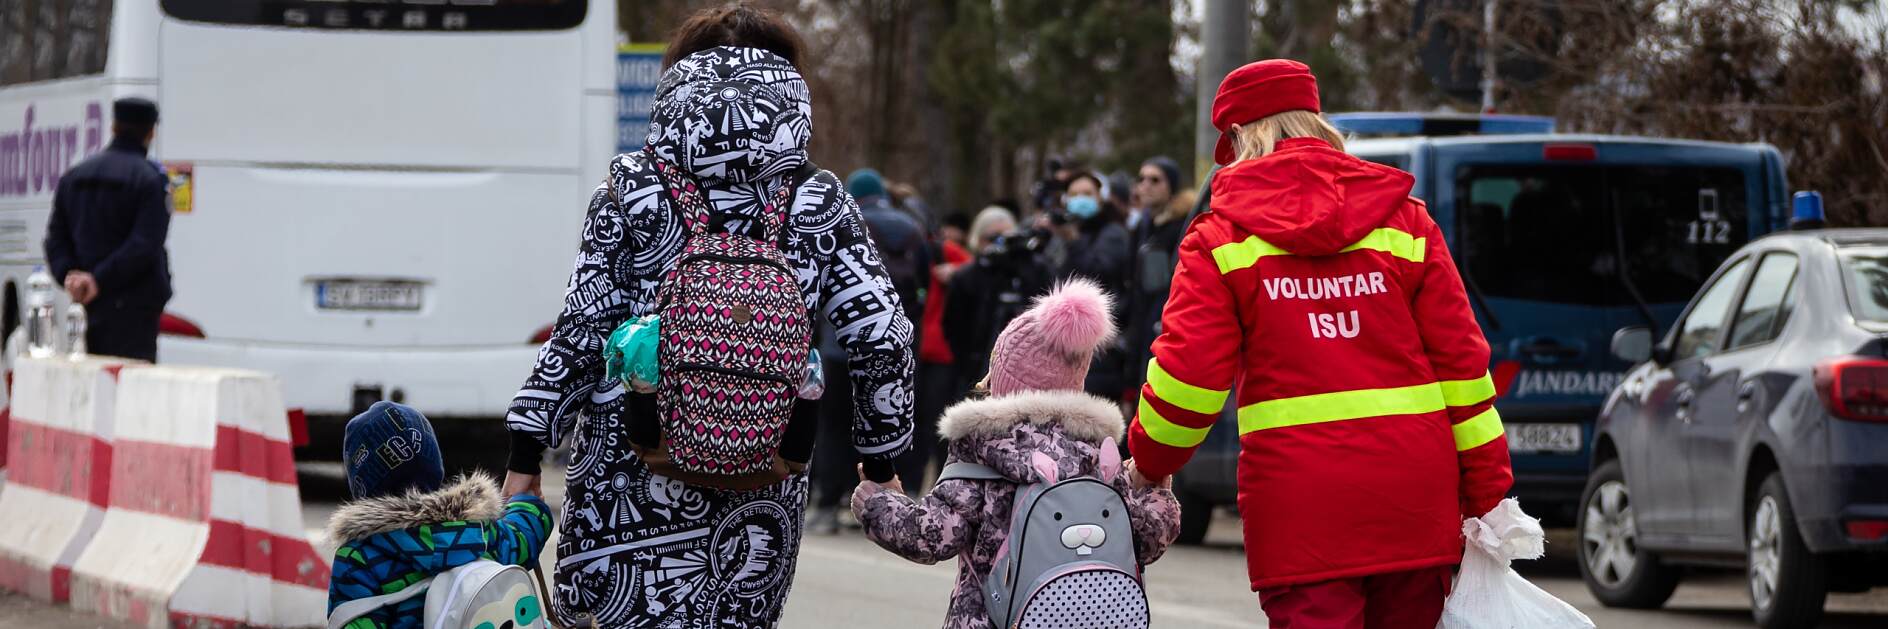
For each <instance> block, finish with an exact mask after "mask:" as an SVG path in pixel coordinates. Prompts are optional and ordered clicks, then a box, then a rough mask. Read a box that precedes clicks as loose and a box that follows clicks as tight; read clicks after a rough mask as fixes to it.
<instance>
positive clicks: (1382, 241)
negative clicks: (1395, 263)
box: [1213, 227, 1428, 275]
mask: <svg viewBox="0 0 1888 629" xmlns="http://www.w3.org/2000/svg"><path fill="white" fill-rule="evenodd" d="M1427 247H1428V239H1426V238H1417V237H1415V236H1413V235H1411V234H1410V233H1409V232H1406V231H1403V230H1400V229H1392V228H1389V227H1380V228H1377V229H1373V230H1371V231H1370V233H1369V234H1366V235H1365V236H1364V238H1363V240H1359V241H1357V242H1355V243H1352V244H1351V246H1349V247H1345V248H1343V250H1341V251H1339V253H1344V252H1350V251H1358V250H1362V249H1369V250H1372V251H1381V252H1384V253H1387V254H1390V255H1393V256H1396V257H1398V258H1402V259H1404V260H1408V261H1410V262H1417V263H1420V262H1422V261H1423V253H1424V252H1425V251H1426V250H1427ZM1288 255H1291V252H1290V251H1286V250H1284V249H1281V248H1279V246H1278V245H1274V244H1272V243H1269V242H1265V241H1263V240H1259V237H1258V236H1247V237H1246V239H1245V240H1241V241H1239V242H1235V243H1228V244H1224V245H1220V246H1218V247H1214V248H1213V261H1214V262H1216V263H1218V264H1219V273H1220V274H1221V275H1225V274H1227V273H1231V272H1233V271H1237V270H1239V269H1243V268H1247V267H1250V266H1252V265H1254V264H1258V263H1259V259H1260V258H1264V257H1267V256H1288Z"/></svg>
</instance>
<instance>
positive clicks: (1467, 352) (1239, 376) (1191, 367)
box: [1128, 139, 1512, 589]
mask: <svg viewBox="0 0 1888 629" xmlns="http://www.w3.org/2000/svg"><path fill="white" fill-rule="evenodd" d="M1412 183H1413V179H1412V178H1411V177H1410V175H1409V174H1408V173H1405V172H1403V171H1400V170H1397V169H1394V168H1390V167H1388V166H1381V165H1377V164H1372V163H1370V162H1366V161H1363V160H1360V159H1357V158H1355V157H1352V156H1350V155H1347V154H1345V153H1343V152H1341V151H1338V150H1335V149H1333V148H1331V147H1330V145H1327V144H1325V143H1324V142H1322V141H1319V140H1314V139H1287V140H1283V141H1281V142H1279V145H1278V150H1277V151H1276V152H1274V153H1272V154H1270V155H1268V156H1266V157H1263V158H1260V159H1256V160H1249V161H1245V162H1240V163H1238V164H1235V165H1233V166H1230V167H1228V168H1226V169H1224V170H1221V171H1219V173H1218V174H1217V175H1215V178H1214V181H1213V198H1212V202H1211V203H1212V205H1211V208H1212V209H1211V211H1210V212H1208V213H1206V214H1203V215H1201V217H1200V218H1199V219H1197V220H1195V221H1194V223H1193V226H1192V227H1191V228H1190V229H1189V230H1188V233H1187V235H1186V237H1185V238H1184V239H1183V240H1182V241H1181V243H1180V262H1179V268H1178V270H1177V271H1175V273H1174V282H1173V290H1172V297H1170V298H1169V299H1168V301H1167V309H1166V313H1165V315H1164V318H1163V321H1162V326H1161V330H1162V331H1161V335H1160V338H1159V339H1158V340H1156V341H1154V348H1153V349H1154V358H1153V360H1151V361H1149V363H1148V366H1147V384H1146V385H1144V386H1143V387H1142V388H1141V405H1140V413H1139V415H1138V417H1137V418H1136V419H1135V422H1134V425H1133V427H1132V428H1131V429H1130V433H1129V437H1128V439H1129V446H1130V449H1131V450H1132V451H1133V453H1134V456H1135V460H1136V461H1138V462H1139V464H1140V469H1141V471H1142V472H1143V473H1144V474H1147V475H1149V476H1150V477H1160V476H1165V475H1167V474H1170V473H1172V472H1174V471H1175V470H1177V469H1179V468H1180V466H1181V464H1183V463H1185V462H1186V460H1187V457H1189V456H1191V455H1192V451H1193V448H1195V447H1197V446H1198V445H1199V443H1200V441H1201V440H1202V439H1204V438H1205V437H1206V433H1207V430H1208V429H1210V428H1211V427H1212V425H1213V421H1214V419H1215V418H1216V417H1218V415H1219V412H1220V410H1221V408H1222V407H1223V406H1224V404H1225V401H1226V397H1227V395H1228V392H1229V391H1230V390H1232V389H1233V388H1234V385H1235V384H1237V385H1238V392H1239V397H1238V404H1239V432H1240V444H1241V445H1242V453H1241V455H1240V461H1239V479H1238V481H1239V507H1240V510H1241V511H1242V512H1243V515H1244V516H1245V517H1244V522H1245V538H1246V561H1247V568H1248V570H1249V572H1250V574H1251V578H1252V587H1253V589H1260V588H1267V587H1274V586H1283V585H1292V584H1298V583H1312V582H1318V581H1327V580H1331V579H1340V578H1346V577H1353V576H1360V575H1369V574H1381V573H1386V572H1396V571H1401V570H1414V569H1419V568H1425V567H1431V566H1439V565H1446V564H1452V563H1455V562H1457V561H1460V559H1461V557H1462V541H1461V539H1462V535H1461V528H1462V516H1463V515H1464V514H1473V515H1480V514H1482V513H1483V512H1484V511H1486V510H1487V509H1489V508H1492V507H1493V506H1494V504H1495V503H1496V502H1497V501H1499V500H1500V498H1501V497H1502V495H1503V494H1505V493H1506V492H1507V490H1508V486H1509V485H1510V483H1511V481H1512V474H1511V472H1510V470H1509V467H1508V446H1507V441H1506V439H1505V438H1503V437H1502V430H1501V419H1500V417H1499V416H1498V415H1497V414H1496V413H1495V410H1494V406H1493V405H1494V397H1495V387H1494V384H1493V382H1492V381H1491V380H1490V378H1489V377H1488V343H1487V341H1485V340H1484V339H1483V338H1482V333H1481V328H1479V327H1477V325H1476V323H1475V316H1474V313H1473V312H1471V311H1470V310H1469V304H1468V298H1467V296H1466V295H1465V293H1464V292H1463V289H1462V279H1461V276H1460V275H1458V274H1457V273H1456V269H1455V263H1454V262H1453V261H1452V260H1451V259H1450V258H1449V248H1448V245H1447V244H1446V243H1444V242H1443V240H1442V232H1441V230H1439V229H1438V228H1437V227H1436V223H1435V221H1434V220H1431V219H1430V217H1429V213H1428V212H1427V210H1426V209H1425V208H1424V207H1423V204H1422V202H1421V201H1417V200H1415V199H1413V198H1411V197H1410V196H1409V191H1410V187H1411V185H1412Z"/></svg>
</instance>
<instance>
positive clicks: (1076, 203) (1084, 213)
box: [1068, 195, 1101, 220]
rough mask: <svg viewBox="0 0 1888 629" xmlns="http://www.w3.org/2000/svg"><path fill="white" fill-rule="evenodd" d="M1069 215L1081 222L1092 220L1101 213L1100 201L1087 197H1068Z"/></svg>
mask: <svg viewBox="0 0 1888 629" xmlns="http://www.w3.org/2000/svg"><path fill="white" fill-rule="evenodd" d="M1068 206H1069V207H1068V210H1069V215H1070V216H1073V217H1075V218H1079V219H1082V220H1088V219H1091V218H1094V217H1095V215H1096V214H1100V213H1101V201H1098V200H1096V199H1095V197H1091V196H1088V195H1082V196H1077V197H1069V202H1068Z"/></svg>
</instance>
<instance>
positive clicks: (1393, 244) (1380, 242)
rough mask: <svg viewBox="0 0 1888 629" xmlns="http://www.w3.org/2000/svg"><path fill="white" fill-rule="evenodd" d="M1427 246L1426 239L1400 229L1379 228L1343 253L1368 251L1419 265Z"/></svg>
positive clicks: (1345, 249)
mask: <svg viewBox="0 0 1888 629" xmlns="http://www.w3.org/2000/svg"><path fill="white" fill-rule="evenodd" d="M1427 245H1428V239H1426V238H1417V237H1415V236H1413V235H1411V234H1410V233H1409V232H1406V231H1403V230H1401V229H1391V228H1389V227H1380V228H1377V229H1374V230H1371V231H1370V234H1369V235H1366V236H1364V239H1363V240H1359V241H1357V242H1356V244H1353V245H1351V246H1349V247H1345V248H1344V251H1357V250H1359V249H1370V250H1373V251H1381V252H1384V253H1387V254H1390V255H1393V256H1396V257H1398V258H1402V259H1404V260H1408V261H1410V262H1415V263H1418V264H1421V263H1422V261H1423V252H1424V250H1425V247H1426V246H1427Z"/></svg>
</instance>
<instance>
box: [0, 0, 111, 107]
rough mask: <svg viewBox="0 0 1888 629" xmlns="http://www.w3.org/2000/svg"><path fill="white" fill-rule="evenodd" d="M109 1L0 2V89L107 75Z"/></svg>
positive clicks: (12, 0) (15, 0) (39, 0)
mask: <svg viewBox="0 0 1888 629" xmlns="http://www.w3.org/2000/svg"><path fill="white" fill-rule="evenodd" d="M111 9H112V0H0V86H4V85H15V84H19V83H32V82H34V81H51V80H54V79H69V78H73V77H80V76H90V75H94V74H103V73H104V72H105V49H106V48H107V46H108V45H109V44H110V43H111Z"/></svg>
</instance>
